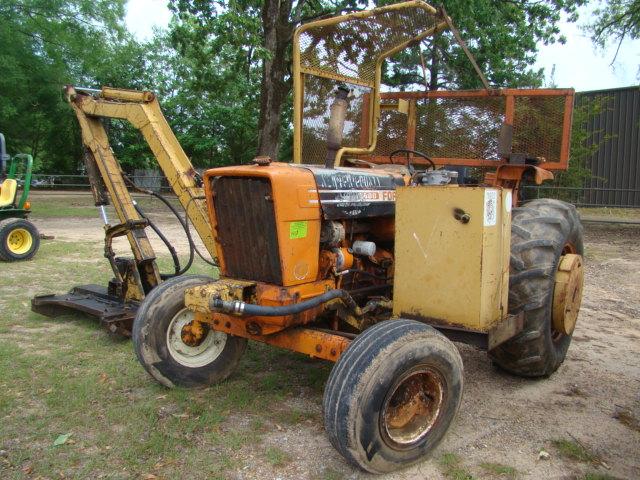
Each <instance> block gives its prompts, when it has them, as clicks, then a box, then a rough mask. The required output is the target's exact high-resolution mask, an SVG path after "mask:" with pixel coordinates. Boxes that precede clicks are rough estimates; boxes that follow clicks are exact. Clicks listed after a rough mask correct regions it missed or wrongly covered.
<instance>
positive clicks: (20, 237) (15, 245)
mask: <svg viewBox="0 0 640 480" xmlns="http://www.w3.org/2000/svg"><path fill="white" fill-rule="evenodd" d="M32 245H33V237H32V236H31V233H30V232H29V231H28V230H26V229H24V228H16V229H15V230H12V231H11V232H10V233H9V237H8V238H7V246H8V247H9V251H10V252H11V253H13V254H15V255H24V254H25V253H27V252H28V251H29V250H31V246H32Z"/></svg>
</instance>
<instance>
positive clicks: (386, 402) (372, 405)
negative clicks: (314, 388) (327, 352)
mask: <svg viewBox="0 0 640 480" xmlns="http://www.w3.org/2000/svg"><path fill="white" fill-rule="evenodd" d="M462 387H463V366H462V359H461V358H460V354H459V353H458V350H457V348H456V347H455V346H454V345H453V344H452V343H451V342H450V341H449V340H448V339H447V338H445V337H444V336H443V335H442V334H440V333H439V332H437V331H436V330H435V329H433V328H432V327H429V326H428V325H425V324H422V323H420V322H416V321H413V320H403V319H400V320H388V321H384V322H381V323H379V324H377V325H374V326H373V327H371V328H369V329H367V330H366V331H365V332H364V333H362V334H361V335H359V336H358V337H357V338H356V339H355V340H354V341H353V342H352V343H351V345H349V347H348V348H347V350H346V351H345V352H344V353H343V354H342V356H341V357H340V359H339V360H338V362H337V363H336V365H335V366H334V367H333V370H332V371H331V375H330V376H329V381H328V382H327V386H326V388H325V392H324V400H323V407H324V423H325V428H326V431H327V434H328V436H329V440H330V441H331V444H332V445H333V446H334V447H335V448H336V450H338V452H340V454H341V455H342V456H343V457H345V459H347V460H348V461H349V462H350V463H352V464H353V465H355V466H357V467H360V468H362V469H363V470H366V471H368V472H371V473H386V472H391V471H393V470H397V469H400V468H404V467H406V466H408V465H411V464H412V463H416V462H419V461H420V460H422V459H423V458H424V456H425V455H426V454H427V453H428V452H429V451H431V450H432V449H433V448H434V447H435V446H436V445H437V444H438V443H439V442H440V440H441V439H442V437H443V436H444V434H445V433H446V431H447V429H448V428H449V425H450V424H451V422H452V421H453V419H454V417H455V415H456V412H457V411H458V408H459V406H460V401H461V399H462Z"/></svg>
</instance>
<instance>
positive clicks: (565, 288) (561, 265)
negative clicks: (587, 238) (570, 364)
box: [553, 253, 584, 335]
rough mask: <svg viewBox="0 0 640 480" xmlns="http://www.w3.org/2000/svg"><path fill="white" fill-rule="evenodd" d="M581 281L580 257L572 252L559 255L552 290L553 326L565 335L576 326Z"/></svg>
mask: <svg viewBox="0 0 640 480" xmlns="http://www.w3.org/2000/svg"><path fill="white" fill-rule="evenodd" d="M583 281H584V270H583V268H582V257H581V256H580V255H576V254H573V253H568V254H566V255H563V256H561V257H560V262H558V270H557V272H556V282H555V287H554V290H553V328H554V329H555V330H556V331H558V332H561V333H564V334H565V335H571V334H572V333H573V329H574V328H575V327H576V320H577V319H578V312H579V311H580V304H581V303H582V285H583Z"/></svg>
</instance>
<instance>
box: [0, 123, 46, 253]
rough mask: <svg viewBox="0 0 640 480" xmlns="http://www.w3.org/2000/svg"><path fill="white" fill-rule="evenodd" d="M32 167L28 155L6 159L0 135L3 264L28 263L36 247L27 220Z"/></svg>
mask: <svg viewBox="0 0 640 480" xmlns="http://www.w3.org/2000/svg"><path fill="white" fill-rule="evenodd" d="M32 167H33V158H32V157H31V155H27V154H24V153H21V154H18V155H14V156H13V157H10V156H9V155H7V153H6V146H5V142H4V135H2V134H1V133H0V175H2V176H1V177H0V180H2V181H1V183H0V260H2V261H5V262H15V261H18V260H29V259H30V258H33V256H34V255H35V254H36V252H37V251H38V248H39V247H40V234H39V233H38V229H37V228H36V226H35V225H34V224H33V223H31V222H30V221H29V220H27V217H28V216H29V214H30V213H31V204H30V203H29V201H28V198H29V189H30V188H31V169H32ZM20 188H21V189H22V192H21V193H20V195H18V190H19V189H20Z"/></svg>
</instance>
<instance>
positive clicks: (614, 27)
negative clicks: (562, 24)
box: [587, 0, 640, 63]
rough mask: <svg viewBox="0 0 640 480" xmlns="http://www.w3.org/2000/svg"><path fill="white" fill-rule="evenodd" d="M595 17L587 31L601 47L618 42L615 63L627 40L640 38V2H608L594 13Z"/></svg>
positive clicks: (611, 0)
mask: <svg viewBox="0 0 640 480" xmlns="http://www.w3.org/2000/svg"><path fill="white" fill-rule="evenodd" d="M594 15H595V17H596V21H595V22H593V23H591V24H590V25H589V26H588V27H587V29H588V30H589V31H590V32H591V38H592V39H593V41H594V43H596V44H597V45H599V46H600V47H605V46H606V45H608V44H609V43H611V42H614V43H616V42H617V44H618V46H617V48H616V53H615V55H614V57H613V60H612V62H611V63H613V62H614V61H615V59H616V57H617V56H618V52H619V51H620V46H621V45H622V41H623V40H624V39H625V38H630V39H632V40H635V39H638V38H640V0H608V1H606V2H605V3H604V4H601V6H600V7H599V8H597V9H596V10H595V11H594Z"/></svg>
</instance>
